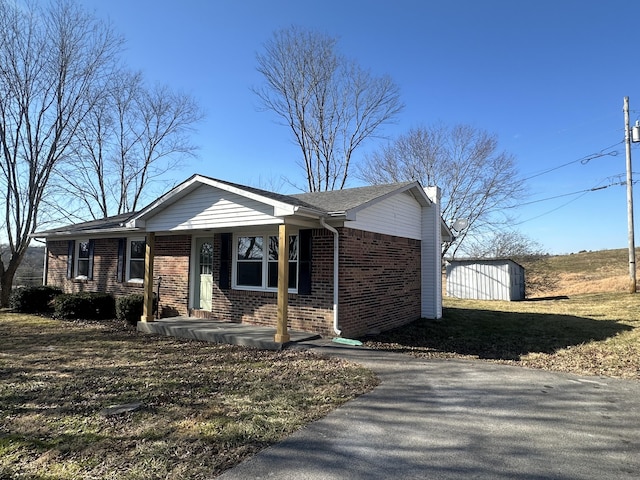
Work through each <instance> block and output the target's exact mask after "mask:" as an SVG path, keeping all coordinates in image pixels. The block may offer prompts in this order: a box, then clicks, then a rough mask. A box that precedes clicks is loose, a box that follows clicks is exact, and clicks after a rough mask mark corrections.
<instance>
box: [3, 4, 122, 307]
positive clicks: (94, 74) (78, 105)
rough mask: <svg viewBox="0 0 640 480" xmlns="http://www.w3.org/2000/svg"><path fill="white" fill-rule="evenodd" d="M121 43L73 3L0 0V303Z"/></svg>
mask: <svg viewBox="0 0 640 480" xmlns="http://www.w3.org/2000/svg"><path fill="white" fill-rule="evenodd" d="M121 43H122V42H121V39H120V38H119V37H118V36H116V35H114V34H113V32H112V31H111V29H110V28H109V26H108V25H105V24H102V23H100V22H97V21H96V20H95V19H94V18H93V17H91V16H89V15H87V14H86V13H85V12H83V11H82V10H81V9H80V8H78V7H77V6H76V5H75V4H74V3H73V2H71V1H67V0H59V1H55V2H52V3H50V4H48V5H47V6H42V5H41V4H38V3H37V2H33V3H21V4H20V5H18V4H16V3H14V2H11V1H7V0H0V188H1V190H2V194H3V195H4V199H5V212H4V219H3V225H2V227H3V228H2V232H1V233H2V234H3V236H5V239H3V240H5V241H3V242H2V243H6V245H7V246H6V251H4V252H2V253H4V255H2V257H1V259H0V304H2V305H3V306H4V305H7V303H8V300H9V295H10V292H11V286H12V284H13V278H14V275H15V271H16V269H17V268H18V266H19V265H20V262H21V261H22V258H23V256H24V254H25V252H26V249H27V247H28V246H29V242H30V237H29V234H31V233H32V232H33V231H34V230H35V229H36V227H37V226H38V224H39V220H40V217H41V214H42V208H43V203H42V200H43V198H44V197H45V195H47V193H48V188H49V186H50V180H51V176H52V173H53V171H54V169H55V167H56V166H57V165H58V164H59V163H60V162H61V161H63V160H64V159H65V156H66V155H67V154H68V153H69V152H70V151H71V150H72V147H73V144H74V141H75V139H76V133H77V131H78V128H79V125H80V124H81V123H82V122H83V121H84V119H85V118H86V116H87V114H88V113H89V112H90V111H91V110H92V108H93V107H94V105H95V102H96V98H95V95H94V93H95V92H96V91H99V90H100V89H99V85H104V84H105V80H106V79H107V78H108V76H109V73H110V72H111V70H112V64H113V61H114V58H115V57H116V56H117V54H118V53H119V51H120V48H121Z"/></svg>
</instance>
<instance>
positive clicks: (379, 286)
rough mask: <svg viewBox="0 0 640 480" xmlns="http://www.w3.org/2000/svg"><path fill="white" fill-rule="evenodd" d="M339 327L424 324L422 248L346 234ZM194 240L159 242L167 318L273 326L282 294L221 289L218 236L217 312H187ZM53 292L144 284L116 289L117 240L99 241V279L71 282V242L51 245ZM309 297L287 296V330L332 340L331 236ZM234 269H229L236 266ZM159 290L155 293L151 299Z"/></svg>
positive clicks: (358, 331)
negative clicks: (421, 320) (68, 275)
mask: <svg viewBox="0 0 640 480" xmlns="http://www.w3.org/2000/svg"><path fill="white" fill-rule="evenodd" d="M339 231H340V298H339V302H340V305H339V324H340V328H341V329H342V336H344V337H351V338H355V337H358V336H361V335H364V334H366V333H369V332H373V331H382V330H387V329H390V328H394V327H397V326H400V325H403V324H405V323H407V322H410V321H413V320H415V319H417V318H419V317H420V242H419V241H418V240H411V239H406V238H399V237H393V236H389V235H381V234H375V233H370V232H363V231H360V230H352V229H348V228H341V229H339ZM191 243H192V239H191V236H190V235H175V236H158V237H156V256H155V263H154V284H155V285H157V279H158V277H159V276H161V277H162V285H161V291H160V306H161V315H162V316H174V315H188V314H189V313H193V314H198V315H202V316H211V317H212V318H216V319H219V320H226V321H231V322H244V323H252V324H256V325H268V326H271V327H273V326H275V324H276V319H277V294H276V293H275V292H253V291H244V290H231V289H224V290H223V289H220V288H219V283H218V281H219V278H220V271H219V269H220V243H221V240H220V235H219V234H216V235H215V236H214V271H213V276H214V284H213V301H212V312H211V313H210V314H208V312H207V313H206V314H205V312H193V311H192V312H189V311H188V302H189V278H190V277H189V261H190V254H191ZM48 252H49V266H48V284H49V285H57V286H60V287H62V288H63V289H64V290H65V291H67V292H77V291H83V290H84V291H106V292H108V293H112V294H114V295H115V296H119V295H125V294H129V293H134V292H137V293H141V292H142V285H141V284H139V283H126V282H125V283H120V282H117V281H116V269H117V252H118V239H117V238H116V239H96V240H95V250H94V279H93V280H85V281H79V280H67V278H66V272H67V242H66V241H57V242H49V243H48ZM312 262H313V263H312V277H311V278H312V281H311V294H310V295H297V294H290V295H289V328H291V329H296V330H304V331H312V332H318V333H320V334H321V335H324V336H335V334H334V332H333V234H332V233H331V232H329V231H328V230H326V229H314V230H313V235H312ZM229 268H232V267H231V265H230V266H229ZM155 290H156V287H155V286H154V291H155Z"/></svg>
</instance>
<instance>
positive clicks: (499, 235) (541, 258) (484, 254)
mask: <svg viewBox="0 0 640 480" xmlns="http://www.w3.org/2000/svg"><path fill="white" fill-rule="evenodd" d="M465 253H467V254H468V255H469V256H471V257H474V258H508V259H511V260H513V261H515V262H518V263H519V264H521V265H522V266H524V267H525V272H526V273H525V277H526V294H527V296H528V297H530V296H532V295H535V294H542V293H545V292H548V291H551V290H553V289H554V288H555V287H556V286H557V284H558V281H559V280H558V276H557V274H556V273H555V272H554V270H553V269H551V268H549V254H548V253H547V252H546V251H545V250H544V247H543V246H542V245H541V244H540V243H538V242H536V241H535V240H533V239H532V238H530V237H528V236H527V235H525V234H523V233H522V232H519V231H517V230H508V229H507V230H502V231H494V232H491V233H489V234H488V235H484V236H481V237H474V238H473V239H472V241H471V242H469V244H468V245H467V246H466V247H465Z"/></svg>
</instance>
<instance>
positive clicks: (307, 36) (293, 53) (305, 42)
mask: <svg viewBox="0 0 640 480" xmlns="http://www.w3.org/2000/svg"><path fill="white" fill-rule="evenodd" d="M257 61H258V67H257V68H258V71H259V72H260V73H261V74H262V75H263V77H264V84H263V85H262V86H261V87H257V88H254V89H253V91H254V92H255V94H256V95H257V96H258V98H259V100H260V104H261V106H262V107H263V108H264V110H267V111H268V110H270V111H272V112H274V113H275V114H276V115H277V116H278V117H279V118H280V119H281V120H282V121H283V123H284V125H287V126H288V127H289V128H290V129H291V133H292V134H293V138H294V141H295V143H296V144H297V145H299V147H300V150H301V153H302V161H300V162H298V164H299V165H300V166H301V167H302V168H303V169H304V171H305V173H306V180H307V186H306V188H307V189H308V190H309V191H312V192H313V191H323V190H334V189H341V188H343V187H344V186H345V183H346V181H347V177H348V175H349V167H350V165H351V161H352V159H353V152H354V151H355V150H356V149H357V148H358V147H360V146H361V145H362V143H363V142H364V141H365V140H367V139H368V138H370V137H373V136H375V135H376V134H377V133H378V131H379V130H380V127H381V126H382V125H383V124H385V123H388V122H391V121H392V120H393V119H394V118H395V117H396V115H397V114H398V113H399V112H400V111H401V110H402V107H403V105H402V103H401V101H400V94H399V89H398V87H397V86H396V84H395V83H394V82H393V81H392V80H391V78H390V77H388V76H381V77H376V76H374V75H372V74H371V73H370V72H369V71H367V70H365V69H363V68H362V67H360V66H359V65H358V64H357V63H355V62H353V61H350V60H348V59H346V58H345V57H343V56H342V55H340V54H339V53H338V52H337V40H336V39H335V38H333V37H330V36H328V35H325V34H322V33H318V32H314V31H309V30H304V29H301V28H298V27H289V28H287V29H283V30H279V31H277V32H275V33H274V34H273V36H272V37H271V39H270V40H268V41H267V42H266V43H265V44H264V51H263V52H262V53H259V54H258V55H257Z"/></svg>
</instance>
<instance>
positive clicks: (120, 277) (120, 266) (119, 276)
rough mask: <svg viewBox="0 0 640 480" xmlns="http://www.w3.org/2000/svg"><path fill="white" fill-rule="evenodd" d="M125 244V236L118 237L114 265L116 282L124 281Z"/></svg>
mask: <svg viewBox="0 0 640 480" xmlns="http://www.w3.org/2000/svg"><path fill="white" fill-rule="evenodd" d="M126 245H127V239H126V238H119V239H118V263H117V266H116V282H119V283H121V282H124V249H125V248H126Z"/></svg>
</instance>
